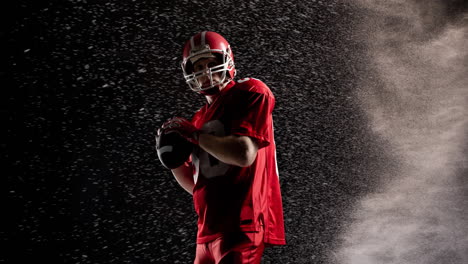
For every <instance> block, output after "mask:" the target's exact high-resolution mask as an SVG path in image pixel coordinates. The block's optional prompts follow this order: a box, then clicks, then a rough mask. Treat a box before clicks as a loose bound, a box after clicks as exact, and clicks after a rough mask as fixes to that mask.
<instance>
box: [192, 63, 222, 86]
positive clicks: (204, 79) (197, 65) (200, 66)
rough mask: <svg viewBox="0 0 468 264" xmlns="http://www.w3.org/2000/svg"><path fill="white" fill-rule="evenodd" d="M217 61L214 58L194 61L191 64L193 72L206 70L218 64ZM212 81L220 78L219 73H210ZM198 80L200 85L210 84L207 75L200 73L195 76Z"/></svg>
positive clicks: (217, 80)
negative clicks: (198, 75) (200, 74)
mask: <svg viewBox="0 0 468 264" xmlns="http://www.w3.org/2000/svg"><path fill="white" fill-rule="evenodd" d="M219 64H220V63H219V61H218V60H217V59H216V58H204V59H200V60H198V61H196V62H195V64H194V65H193V69H194V72H199V71H206V72H208V70H209V68H212V67H215V66H216V65H219ZM211 76H212V78H213V80H212V81H213V82H219V81H220V80H221V78H222V77H221V73H220V72H217V73H213V74H212V75H211ZM197 80H198V82H199V83H201V84H202V87H208V86H210V84H211V81H210V78H209V75H202V76H200V77H198V78H197Z"/></svg>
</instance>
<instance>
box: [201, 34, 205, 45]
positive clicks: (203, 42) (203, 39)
mask: <svg viewBox="0 0 468 264" xmlns="http://www.w3.org/2000/svg"><path fill="white" fill-rule="evenodd" d="M205 36H206V31H203V32H202V33H201V46H202V47H205V43H206V41H205Z"/></svg>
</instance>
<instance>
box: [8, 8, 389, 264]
mask: <svg viewBox="0 0 468 264" xmlns="http://www.w3.org/2000/svg"><path fill="white" fill-rule="evenodd" d="M3 5H4V7H2V11H3V15H2V17H4V21H3V22H2V26H3V27H4V29H3V30H2V32H1V38H2V43H4V44H6V47H5V48H4V49H3V50H2V54H1V61H2V64H3V65H2V67H3V68H2V71H1V77H2V89H1V91H2V97H1V98H2V109H1V111H2V117H3V118H4V120H5V122H6V125H5V126H4V129H3V131H6V134H7V135H6V137H4V138H5V139H6V140H4V142H3V143H2V148H3V149H5V150H6V151H3V154H2V159H3V160H5V161H6V163H7V169H6V170H4V178H6V179H7V183H8V184H7V185H6V186H7V188H6V193H7V199H6V209H5V211H6V215H7V220H8V221H7V224H6V225H4V228H5V229H4V231H3V232H2V233H3V234H2V239H4V240H5V242H7V243H8V246H7V247H6V248H4V250H2V252H3V253H2V256H1V260H3V261H6V262H8V263H31V262H32V261H34V262H39V261H41V262H42V261H47V262H51V261H57V262H58V263H190V262H191V261H192V259H193V256H194V251H195V234H196V233H195V232H196V215H195V213H194V211H193V207H192V200H191V197H190V195H189V194H188V193H186V192H185V191H184V190H183V189H182V188H180V187H179V186H178V185H177V183H176V182H175V180H174V179H173V176H172V175H171V173H170V172H169V171H168V170H166V169H164V168H163V167H162V165H161V164H160V163H159V161H158V160H157V156H156V152H155V150H154V131H155V129H157V128H158V127H159V126H160V125H161V124H162V122H163V121H164V120H166V119H167V118H169V117H172V116H175V115H179V116H184V117H187V118H189V117H190V116H191V115H192V114H193V112H194V111H195V110H196V109H198V108H199V107H200V106H201V105H202V104H203V98H202V97H200V96H199V95H197V94H195V93H193V92H192V91H190V90H189V89H188V87H187V85H185V84H184V82H183V78H182V72H181V70H180V66H179V64H180V60H181V50H182V45H183V44H184V42H185V41H186V40H187V39H188V38H189V37H190V36H192V35H193V34H195V33H197V32H199V31H202V30H212V31H215V32H218V33H220V34H222V35H223V36H225V38H226V39H227V40H228V41H229V42H230V44H231V46H232V48H233V51H234V56H235V62H236V67H237V69H238V76H239V77H240V78H244V77H255V78H258V79H261V80H262V81H264V82H265V83H266V84H267V85H269V87H270V88H271V90H272V91H273V93H274V94H275V96H276V99H277V105H276V109H275V111H274V121H275V133H276V144H277V152H278V153H277V157H278V167H279V171H280V180H281V186H282V193H283V203H284V214H285V225H286V233H287V237H286V238H287V243H288V245H286V246H282V247H274V248H268V249H267V250H266V252H265V255H264V258H263V262H264V263H327V261H328V260H327V256H329V255H330V254H332V252H331V251H332V249H333V245H334V243H336V235H337V234H338V233H339V232H340V230H342V229H343V228H344V227H345V224H346V220H347V218H348V217H349V213H350V205H351V204H352V203H353V202H354V201H356V199H358V198H359V197H360V196H361V195H363V194H365V193H367V192H369V191H371V190H372V189H373V188H374V186H376V183H377V182H378V181H379V179H377V178H376V177H375V176H373V175H375V174H374V172H375V171H377V170H380V171H381V170H385V169H391V168H392V166H394V164H392V163H390V162H388V159H387V156H385V155H387V154H384V152H383V149H384V148H385V144H386V143H385V142H380V141H378V140H377V139H376V138H375V137H374V136H372V135H371V134H370V132H368V131H369V129H368V122H367V120H366V119H365V117H364V114H363V113H362V112H361V110H360V108H359V106H358V103H357V100H356V98H355V95H354V93H353V91H354V90H355V89H356V84H357V83H358V82H359V80H360V78H365V77H363V76H362V74H361V73H362V72H363V69H362V67H363V65H364V64H365V63H366V60H367V59H366V56H365V48H366V47H365V46H364V45H363V44H362V42H361V40H360V39H359V38H356V37H355V36H354V30H355V25H357V24H359V23H361V22H362V20H363V19H364V17H365V14H364V12H363V11H362V10H359V9H356V8H355V7H353V6H352V5H351V4H345V3H342V1H335V0H333V1H303V2H302V1H293V2H291V1H289V2H288V1H209V2H208V1H206V2H205V1H181V0H177V1H109V0H94V1H92V0H89V1H84V0H83V1H78V0H76V1H48V2H39V1H34V2H33V1H15V2H14V3H10V4H7V5H6V4H3ZM383 160H385V162H383Z"/></svg>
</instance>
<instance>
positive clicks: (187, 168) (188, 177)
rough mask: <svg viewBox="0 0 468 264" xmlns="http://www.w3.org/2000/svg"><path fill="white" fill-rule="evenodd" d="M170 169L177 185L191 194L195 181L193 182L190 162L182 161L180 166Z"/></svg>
mask: <svg viewBox="0 0 468 264" xmlns="http://www.w3.org/2000/svg"><path fill="white" fill-rule="evenodd" d="M171 171H172V174H173V175H174V177H175V179H176V181H177V182H178V183H179V185H180V186H181V187H182V188H184V190H186V191H187V192H188V193H190V194H192V195H193V187H194V185H195V183H194V182H193V173H192V163H191V162H184V164H182V166H180V167H177V168H175V169H172V170H171Z"/></svg>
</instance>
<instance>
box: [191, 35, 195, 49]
mask: <svg viewBox="0 0 468 264" xmlns="http://www.w3.org/2000/svg"><path fill="white" fill-rule="evenodd" d="M193 37H194V36H193ZM193 37H191V38H190V50H193V48H195V40H194V39H193Z"/></svg>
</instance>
